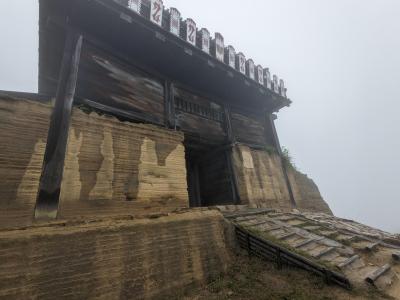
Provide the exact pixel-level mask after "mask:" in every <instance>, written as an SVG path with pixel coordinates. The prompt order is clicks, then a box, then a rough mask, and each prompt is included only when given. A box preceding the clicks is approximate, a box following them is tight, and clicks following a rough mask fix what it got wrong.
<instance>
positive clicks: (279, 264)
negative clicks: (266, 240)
mask: <svg viewBox="0 0 400 300" xmlns="http://www.w3.org/2000/svg"><path fill="white" fill-rule="evenodd" d="M276 251H277V252H276V265H277V268H278V270H282V257H281V255H282V252H281V249H279V248H278V249H277V250H276Z"/></svg>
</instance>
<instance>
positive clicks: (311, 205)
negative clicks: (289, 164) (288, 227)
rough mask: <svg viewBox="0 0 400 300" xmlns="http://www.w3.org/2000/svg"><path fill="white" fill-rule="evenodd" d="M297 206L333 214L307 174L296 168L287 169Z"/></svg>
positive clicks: (306, 209)
mask: <svg viewBox="0 0 400 300" xmlns="http://www.w3.org/2000/svg"><path fill="white" fill-rule="evenodd" d="M288 176H289V180H290V183H291V186H292V190H293V194H294V198H295V199H296V205H297V208H298V209H299V210H301V211H308V212H324V213H327V214H330V215H333V213H332V210H331V209H330V207H329V205H328V203H326V201H325V200H324V199H323V197H322V196H321V193H320V191H319V189H318V186H317V185H316V184H315V182H314V181H313V180H312V179H311V178H309V177H308V176H307V175H305V174H302V173H300V172H299V171H297V170H294V169H290V168H289V170H288Z"/></svg>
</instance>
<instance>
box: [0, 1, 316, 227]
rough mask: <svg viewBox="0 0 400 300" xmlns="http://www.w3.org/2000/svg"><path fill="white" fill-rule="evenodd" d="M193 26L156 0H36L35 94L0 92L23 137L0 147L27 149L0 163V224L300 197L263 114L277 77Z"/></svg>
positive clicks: (279, 102)
mask: <svg viewBox="0 0 400 300" xmlns="http://www.w3.org/2000/svg"><path fill="white" fill-rule="evenodd" d="M199 28H201V27H199V24H197V23H196V22H195V20H192V19H185V21H184V20H183V18H182V16H181V14H180V12H179V11H178V9H176V8H170V9H167V8H166V7H165V6H164V3H163V2H162V1H161V0H129V1H128V0H118V1H117V0H69V1H65V0H40V39H39V47H40V49H39V95H26V94H25V95H21V94H18V93H17V94H15V93H14V94H13V93H11V94H10V93H8V94H7V93H5V94H4V93H3V95H2V94H1V93H0V104H1V105H3V106H4V110H1V111H0V113H1V114H2V116H1V117H2V119H3V120H8V121H7V122H8V123H7V122H4V124H5V125H4V126H5V127H4V126H3V125H1V126H3V127H4V128H3V127H1V128H0V135H1V136H0V137H1V138H2V139H3V140H4V139H7V138H8V139H11V138H12V136H13V134H14V137H15V135H20V136H21V139H20V140H19V142H18V143H10V144H9V146H8V147H6V148H3V149H2V150H1V151H0V152H1V153H0V157H7V156H9V155H10V153H19V151H20V149H21V148H24V149H26V151H25V152H24V155H25V156H26V157H25V158H24V159H16V161H15V162H14V164H11V163H9V162H7V163H8V164H10V165H6V164H5V165H3V167H1V168H0V172H1V173H3V175H4V176H5V178H6V180H5V181H4V182H3V184H2V183H0V185H3V186H0V193H1V197H2V199H3V202H4V204H3V205H2V207H1V209H2V211H7V212H8V214H7V217H5V218H3V219H2V220H1V221H0V226H4V225H5V224H6V225H7V224H13V225H21V224H30V223H32V222H33V221H34V220H37V219H49V218H50V219H54V218H66V219H68V218H77V217H84V218H86V217H89V216H96V217H99V216H109V215H111V216H113V215H121V214H135V215H136V214H149V213H159V212H165V211H166V212H169V211H173V210H176V209H179V208H184V207H198V206H215V205H228V204H249V205H252V206H263V207H274V208H281V209H292V208H293V207H296V206H299V205H300V204H301V203H302V200H301V199H302V197H303V196H302V195H304V194H305V192H304V191H302V190H301V188H299V187H298V186H296V182H298V180H297V181H296V178H297V177H298V175H296V174H295V172H294V170H291V169H288V168H287V167H286V166H285V164H284V163H283V161H282V157H281V151H280V145H279V141H278V137H277V134H276V130H275V127H274V119H275V118H276V116H275V113H276V112H278V111H279V110H280V109H282V108H283V107H286V106H289V105H290V103H291V101H290V100H289V99H288V98H287V97H286V88H285V86H284V82H283V80H281V81H279V79H278V77H277V76H274V77H273V80H271V75H270V71H269V69H268V68H263V66H261V65H258V64H255V63H254V61H253V60H252V59H248V60H246V57H245V54H243V53H241V52H239V51H238V52H236V51H235V49H234V47H233V46H228V47H225V44H227V42H226V41H225V40H224V37H223V36H222V34H220V33H215V35H214V38H213V37H212V34H210V32H209V31H208V30H207V29H205V28H202V29H199ZM10 99H14V100H13V102H7V101H9V100H10ZM24 101H25V102H24ZM6 107H8V109H5V108H6ZM24 107H29V110H30V113H29V115H27V114H26V109H24ZM32 120H34V122H33V121H32ZM16 125H18V126H16ZM24 127H29V132H32V133H31V134H25V132H24V131H23V130H22V128H24ZM8 128H13V129H12V130H14V131H15V132H12V133H9V132H7V130H8ZM21 132H23V133H24V134H21ZM10 141H11V140H10ZM2 151H3V152H2ZM14 169H15V172H14V171H10V170H14ZM296 176H297V177H296ZM303 181H304V180H303ZM10 182H12V183H13V184H11V185H10V184H9V183H10ZM316 192H318V191H316ZM307 193H308V192H307ZM307 195H308V194H307ZM303 198H304V197H303Z"/></svg>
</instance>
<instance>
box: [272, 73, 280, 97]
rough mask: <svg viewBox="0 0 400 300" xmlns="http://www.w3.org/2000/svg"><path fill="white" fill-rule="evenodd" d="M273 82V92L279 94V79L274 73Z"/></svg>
mask: <svg viewBox="0 0 400 300" xmlns="http://www.w3.org/2000/svg"><path fill="white" fill-rule="evenodd" d="M273 83H274V92H275V93H277V94H279V80H278V76H276V75H274V76H273Z"/></svg>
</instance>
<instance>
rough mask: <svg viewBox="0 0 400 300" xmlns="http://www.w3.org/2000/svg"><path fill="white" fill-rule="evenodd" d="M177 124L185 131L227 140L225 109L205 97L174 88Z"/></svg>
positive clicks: (210, 138) (212, 139) (208, 137)
mask: <svg viewBox="0 0 400 300" xmlns="http://www.w3.org/2000/svg"><path fill="white" fill-rule="evenodd" d="M174 99H175V100H174V102H175V110H176V111H175V115H176V125H177V126H178V127H179V128H180V130H182V131H183V132H184V133H187V134H189V135H192V136H195V137H199V138H202V139H208V140H210V141H215V142H221V141H224V140H226V138H227V132H226V130H225V125H224V122H225V120H224V109H223V107H222V106H220V105H218V104H217V103H215V102H213V101H211V100H210V99H207V98H205V97H202V96H199V95H196V94H194V93H192V92H189V91H186V90H184V89H182V88H177V87H176V88H174Z"/></svg>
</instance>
